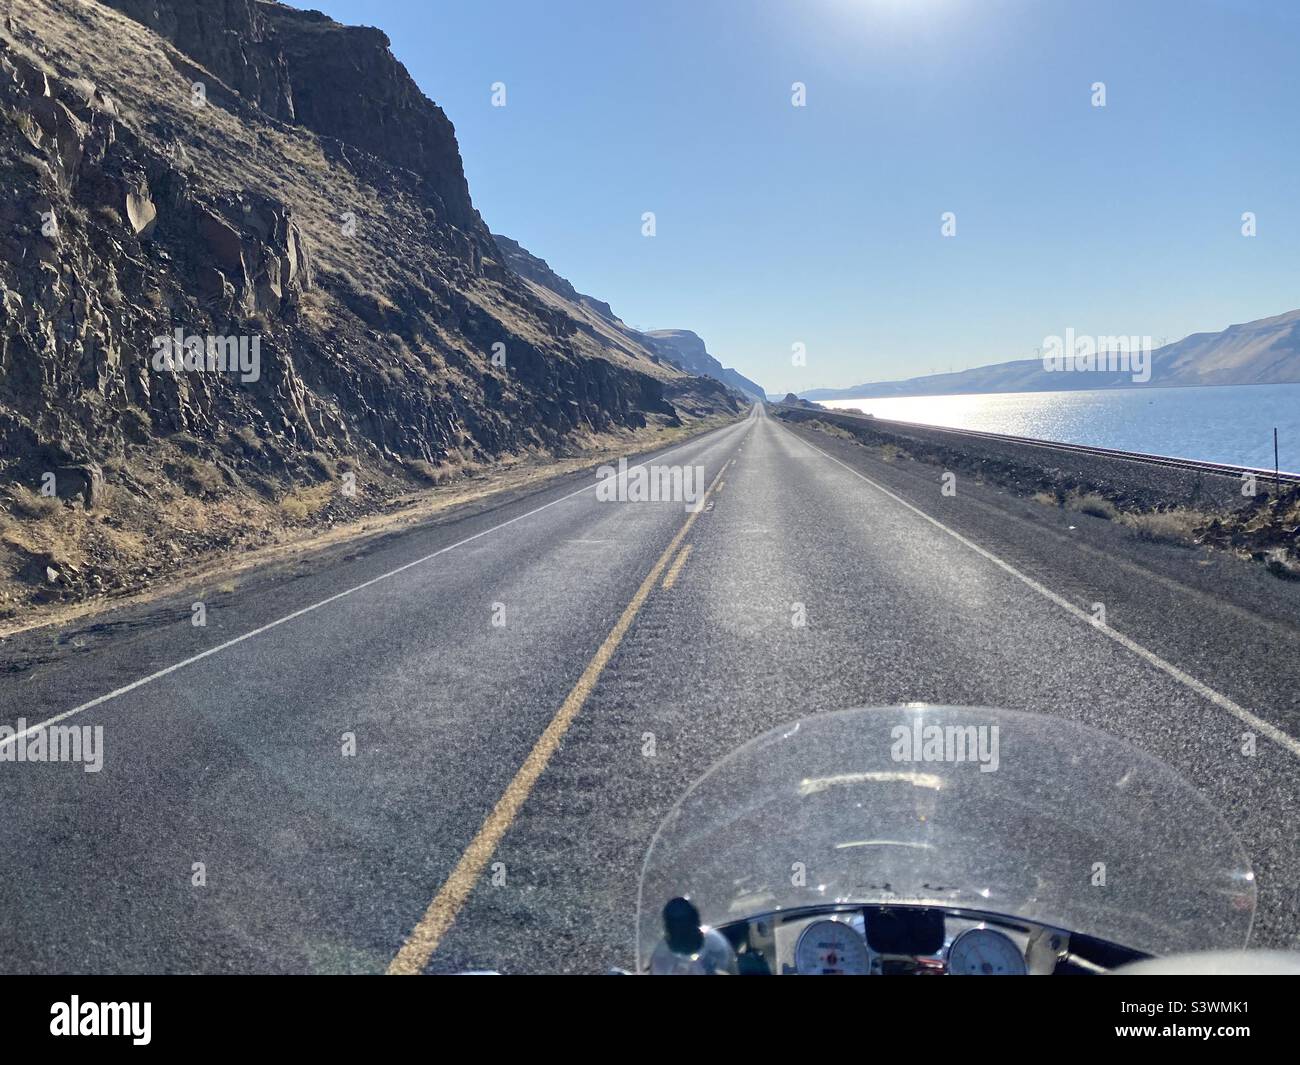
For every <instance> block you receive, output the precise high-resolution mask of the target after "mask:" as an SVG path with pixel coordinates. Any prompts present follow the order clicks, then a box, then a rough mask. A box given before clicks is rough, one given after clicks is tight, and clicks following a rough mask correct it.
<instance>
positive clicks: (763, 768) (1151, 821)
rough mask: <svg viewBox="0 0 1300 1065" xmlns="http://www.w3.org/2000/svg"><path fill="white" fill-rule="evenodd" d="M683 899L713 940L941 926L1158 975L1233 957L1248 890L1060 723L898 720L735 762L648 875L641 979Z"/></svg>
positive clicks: (1161, 770)
mask: <svg viewBox="0 0 1300 1065" xmlns="http://www.w3.org/2000/svg"><path fill="white" fill-rule="evenodd" d="M678 895H684V896H687V897H689V898H690V899H691V900H692V901H693V902H694V904H695V905H696V907H697V908H698V910H699V912H700V916H701V918H702V920H703V921H704V923H705V924H708V925H712V926H717V925H723V924H727V923H729V922H731V921H736V920H739V919H741V918H745V917H753V916H756V915H759V914H763V913H769V912H772V911H777V910H786V909H792V908H797V907H806V906H825V905H830V904H833V903H868V904H895V905H907V904H912V905H936V906H955V907H961V908H964V909H974V910H982V911H986V912H990V913H997V914H1003V915H1007V916H1015V917H1020V918H1023V919H1025V920H1027V921H1031V922H1036V923H1040V924H1045V925H1050V926H1053V927H1057V928H1061V929H1065V930H1067V931H1069V932H1073V933H1077V934H1085V935H1090V936H1095V937H1098V938H1100V939H1104V940H1107V941H1110V942H1112V943H1116V944H1119V945H1122V946H1125V947H1129V948H1131V949H1133V950H1138V951H1142V952H1144V953H1147V954H1152V955H1164V954H1172V953H1178V952H1185V951H1193V950H1209V949H1234V948H1237V949H1239V948H1241V947H1244V946H1245V945H1246V941H1247V939H1248V937H1249V934H1250V926H1251V920H1252V918H1253V916H1254V910H1255V883H1254V876H1253V874H1252V873H1251V870H1250V865H1249V863H1248V861H1247V859H1246V855H1245V853H1244V852H1243V850H1242V848H1241V845H1240V844H1239V843H1238V841H1237V839H1236V837H1235V836H1234V835H1233V833H1232V831H1231V830H1230V829H1229V828H1228V827H1227V825H1226V824H1225V823H1224V822H1223V819H1222V818H1221V817H1219V815H1218V814H1217V813H1216V812H1215V811H1214V810H1213V809H1212V808H1211V807H1210V806H1209V805H1208V804H1207V803H1206V802H1205V800H1203V799H1202V798H1201V797H1200V796H1199V795H1198V794H1197V793H1196V792H1195V791H1193V790H1192V788H1191V787H1189V786H1188V785H1187V784H1186V783H1184V782H1183V781H1182V780H1181V779H1180V778H1179V777H1178V776H1177V775H1176V774H1175V773H1174V771H1173V770H1172V769H1170V768H1169V767H1168V766H1166V765H1164V764H1163V763H1162V762H1159V761H1157V760H1156V759H1154V758H1152V757H1150V756H1149V755H1146V754H1144V753H1142V752H1141V751H1138V750H1136V749H1135V748H1133V747H1132V746H1130V745H1129V744H1127V743H1125V742H1123V741H1121V740H1119V739H1116V738H1114V737H1112V736H1109V735H1107V734H1105V733H1102V732H1098V731H1096V730H1094V729H1091V728H1087V727H1085V726H1083V725H1079V724H1075V723H1072V722H1069V721H1066V720H1063V719H1061V718H1058V717H1053V716H1049V715H1043V714H1026V713H1019V712H1012V711H1006V710H989V709H977V708H970V707H948V706H928V705H915V704H913V705H909V706H901V707H884V708H875V709H862V710H847V711H842V712H839V713H829V714H818V715H816V716H814V717H809V718H805V719H804V720H802V721H798V722H795V723H793V724H791V725H788V726H784V727H782V728H779V729H775V730H773V731H772V732H768V733H766V734H765V735H762V736H760V737H758V738H757V739H755V740H753V741H751V742H750V743H747V744H745V745H744V746H743V747H741V748H739V749H738V750H736V751H733V752H732V753H731V754H730V755H728V756H727V757H725V758H724V759H723V760H722V761H721V762H719V763H718V764H717V765H715V766H714V767H713V768H712V769H711V770H710V771H709V772H708V773H706V774H705V775H704V776H703V777H702V778H701V779H700V780H698V781H697V782H696V783H695V784H694V785H693V786H692V787H691V789H690V790H689V791H688V792H687V793H686V794H685V796H683V798H682V799H681V800H680V801H679V802H678V804H677V805H676V806H675V807H674V808H673V809H672V811H671V812H670V813H669V814H668V816H667V817H666V818H665V820H664V822H663V824H662V825H660V827H659V830H658V831H657V832H656V834H655V837H654V840H653V841H652V843H651V845H650V850H649V852H648V853H647V855H646V860H645V865H644V868H643V869H642V874H641V886H640V895H639V899H638V913H637V961H638V965H639V967H640V968H641V969H644V968H645V967H646V966H647V965H648V963H649V959H650V956H651V954H652V952H653V951H654V948H655V945H656V944H657V943H658V942H659V941H660V939H661V938H662V936H663V929H662V924H661V911H662V909H663V906H664V904H665V903H666V902H667V901H668V900H669V899H671V898H673V897H675V896H678Z"/></svg>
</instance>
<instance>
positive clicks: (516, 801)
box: [388, 462, 731, 976]
mask: <svg viewBox="0 0 1300 1065" xmlns="http://www.w3.org/2000/svg"><path fill="white" fill-rule="evenodd" d="M729 465H731V462H727V463H725V464H724V465H723V467H722V469H720V470H719V471H718V475H717V476H716V477H714V478H713V482H712V483H711V484H710V485H709V487H708V488H707V489H706V490H705V492H704V497H703V498H702V499H701V500H700V503H699V507H698V508H697V509H696V510H694V511H692V512H691V513H690V514H689V515H688V516H687V518H686V522H685V524H683V525H682V527H681V528H680V529H679V530H678V531H677V535H676V536H674V537H673V538H672V541H671V542H670V543H669V544H668V546H667V548H665V549H664V553H663V554H662V555H660V556H659V560H658V561H657V562H655V564H654V567H653V568H652V569H651V570H650V572H649V573H648V574H646V577H645V580H643V581H642V582H641V586H640V587H639V588H638V589H637V590H636V594H635V595H633V596H632V600H631V602H629V603H628V604H627V606H626V607H624V609H623V613H622V614H620V615H619V619H618V621H617V622H615V623H614V627H613V628H612V629H611V630H610V632H609V635H608V636H606V637H605V640H604V642H603V643H602V644H601V645H600V647H599V649H597V651H596V654H595V655H594V656H593V658H592V659H591V661H590V662H588V663H587V668H586V669H584V670H583V671H582V676H581V677H579V678H578V683H577V684H575V685H574V686H573V690H572V691H570V692H569V695H568V697H567V698H566V699H565V700H564V703H563V704H562V705H561V706H560V709H559V710H558V711H556V714H555V716H554V717H553V718H552V719H551V723H550V724H549V725H547V726H546V731H545V732H543V733H542V735H541V737H540V738H539V739H538V740H537V742H536V743H535V744H534V745H533V749H532V750H531V751H529V752H528V757H527V758H525V759H524V764H523V765H522V766H520V767H519V771H518V772H517V773H515V775H514V779H513V780H511V781H510V783H509V784H508V785H507V786H506V790H505V793H504V794H503V795H502V796H501V798H500V799H498V800H497V804H496V806H494V807H493V808H492V812H491V813H490V814H488V816H487V819H486V820H485V821H484V822H483V824H482V826H481V827H480V828H479V830H478V834H477V835H476V836H475V837H474V838H473V840H471V841H470V844H469V846H468V847H466V848H465V853H464V854H462V855H461V857H460V861H459V862H457V863H456V868H455V869H453V870H452V871H451V875H450V876H449V877H447V879H446V881H445V882H444V883H443V885H442V887H441V888H440V889H439V891H438V894H437V895H435V896H434V899H433V902H431V903H430V904H429V908H428V909H427V910H425V911H424V916H423V917H421V918H420V921H419V923H418V924H417V925H416V926H415V928H413V929H412V930H411V934H410V936H408V937H407V940H406V942H405V943H404V944H402V949H401V950H399V951H398V952H397V956H396V957H394V958H393V960H392V961H391V962H390V963H389V966H388V974H389V975H390V976H416V975H418V974H419V973H421V972H423V971H424V967H425V966H426V965H428V964H429V959H430V958H431V957H432V956H433V952H434V951H435V950H437V949H438V944H439V943H440V942H442V937H443V936H444V935H446V934H447V929H449V928H450V927H451V925H452V922H453V921H455V920H456V915H457V914H458V913H460V911H461V909H462V908H463V907H464V905H465V903H466V902H467V901H468V900H469V896H470V893H471V892H472V891H473V890H474V885H475V883H477V881H478V878H479V877H480V876H481V875H482V873H483V870H484V868H486V866H487V863H488V861H489V860H490V859H491V858H492V855H493V854H494V853H495V851H496V849H497V846H498V845H499V844H500V843H501V840H502V838H503V837H504V836H505V834H506V832H507V831H508V830H509V828H510V826H511V824H512V823H513V822H514V819H515V818H516V817H517V816H518V814H519V811H520V810H521V809H522V808H523V805H524V803H525V802H526V801H527V799H528V796H529V795H530V794H531V793H532V790H533V787H534V785H535V784H536V783H537V781H538V778H540V777H541V775H542V772H543V771H544V770H545V769H546V766H547V764H548V763H549V762H550V760H551V756H552V755H554V754H555V752H556V750H557V749H558V748H559V746H560V741H561V740H562V739H563V738H564V734H565V733H566V732H567V731H568V730H569V726H570V725H572V724H573V720H574V718H576V717H577V716H578V711H580V710H581V709H582V707H583V704H584V703H586V701H587V699H588V698H589V697H590V695H591V693H592V690H593V689H594V688H595V687H596V681H597V680H599V679H600V674H601V673H602V672H603V671H604V669H605V666H606V665H608V664H609V660H610V659H611V658H612V657H613V656H614V652H615V651H616V650H617V649H618V645H619V644H620V643H621V642H622V640H623V637H624V636H626V635H627V631H628V629H630V628H631V627H632V622H633V620H635V618H636V616H637V613H638V612H639V611H640V609H641V607H642V605H643V604H644V603H645V601H646V599H647V598H649V596H650V592H651V591H652V590H653V589H654V586H655V582H656V581H658V580H659V577H660V575H661V574H662V573H663V572H664V568H665V567H666V566H667V565H668V560H669V559H670V558H672V556H673V552H674V551H676V550H677V548H678V545H680V544H681V542H682V541H683V540H684V539H686V534H687V533H689V532H690V531H691V526H692V525H694V524H695V519H696V518H698V517H699V516H700V514H702V513H703V512H704V508H705V506H706V504H707V503H708V501H709V496H710V495H712V494H713V490H714V488H715V487H716V486H717V485H718V483H719V482H720V481H721V480H722V475H723V473H724V472H726V469H727V466H729ZM688 551H689V548H688V549H687V551H683V552H682V557H680V558H679V559H678V560H677V564H676V565H675V566H674V567H673V572H672V573H671V574H670V576H671V577H672V578H673V579H674V580H675V579H676V576H677V572H678V571H679V570H680V569H681V564H682V563H684V562H685V556H686V554H687V553H688ZM665 586H666V587H667V586H669V585H667V583H666V584H665Z"/></svg>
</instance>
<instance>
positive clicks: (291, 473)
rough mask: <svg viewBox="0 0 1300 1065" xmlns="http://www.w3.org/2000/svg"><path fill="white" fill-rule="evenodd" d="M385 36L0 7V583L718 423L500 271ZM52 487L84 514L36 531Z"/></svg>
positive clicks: (143, 6)
mask: <svg viewBox="0 0 1300 1065" xmlns="http://www.w3.org/2000/svg"><path fill="white" fill-rule="evenodd" d="M387 43H388V42H387V39H386V38H385V37H384V35H383V34H382V33H380V32H378V31H376V30H363V29H350V28H346V27H342V26H339V25H337V24H336V23H334V22H332V21H330V20H329V19H327V18H325V17H324V16H321V15H319V14H317V13H312V12H301V11H296V10H293V9H290V8H285V7H282V6H280V5H278V4H272V3H262V2H256V0H205V2H200V0H140V2H137V0H112V2H111V3H90V2H80V0H20V2H17V3H15V4H14V5H13V6H12V9H11V11H10V12H9V14H7V15H6V16H5V18H4V20H3V23H2V24H0V119H2V121H0V172H2V173H3V178H4V187H5V189H6V193H7V195H6V196H5V198H4V199H3V201H0V217H2V219H3V225H2V226H0V313H2V315H3V317H2V318H0V514H2V513H3V512H8V513H9V514H10V517H9V518H0V569H9V570H16V571H20V572H23V573H27V574H31V575H35V576H36V577H40V576H41V575H42V574H45V573H47V572H49V571H51V570H59V571H60V572H63V570H67V569H70V568H75V567H73V566H72V565H71V564H68V565H65V566H64V567H63V570H60V567H59V566H57V565H55V563H56V562H58V556H59V554H60V551H65V552H66V553H68V554H73V553H76V552H81V553H82V554H87V553H88V554H89V555H90V556H91V557H94V558H99V559H100V560H101V561H102V562H103V564H104V566H106V567H109V568H111V566H109V563H110V562H112V560H114V559H116V560H117V561H118V562H119V563H121V562H122V561H124V560H125V561H128V562H129V561H130V560H132V559H135V560H137V561H138V560H140V559H149V560H153V561H156V560H157V558H158V556H159V555H160V553H161V554H162V555H164V556H165V555H166V554H168V553H175V552H176V551H180V552H181V553H184V551H186V550H188V549H189V548H188V547H187V545H192V546H193V549H194V550H199V549H201V547H202V541H203V540H204V539H208V540H210V539H213V538H217V539H222V538H227V539H228V538H231V537H235V538H237V537H239V536H241V535H243V534H244V533H245V532H246V530H247V529H248V528H249V527H260V524H262V523H265V522H268V521H272V522H284V521H292V520H298V519H302V520H304V521H313V520H325V521H332V520H335V519H343V518H346V517H348V516H349V515H355V514H357V513H360V512H364V511H365V510H366V509H367V508H368V507H369V508H373V507H376V506H385V505H387V501H388V500H390V499H391V498H392V497H393V495H394V494H395V493H397V492H400V491H402V490H404V489H406V490H409V489H410V488H411V487H412V486H415V485H418V484H420V483H428V482H431V481H440V480H442V479H444V478H445V477H447V476H452V475H454V474H456V473H457V472H458V471H461V470H470V469H474V468H479V467H482V466H485V465H488V464H491V463H493V462H495V461H496V460H497V459H499V458H501V457H502V456H507V455H515V456H520V455H553V454H556V453H559V452H563V451H566V450H569V449H572V448H573V447H574V446H575V445H576V444H577V443H580V442H582V441H588V440H590V439H592V438H593V435H598V434H618V433H623V434H628V433H632V432H635V431H638V430H641V429H644V428H646V427H647V426H654V425H660V426H670V425H679V424H681V422H682V421H683V419H688V420H689V419H691V418H695V417H699V416H708V415H711V414H718V413H723V412H728V411H735V410H738V409H739V404H738V403H737V402H736V399H735V397H734V396H732V395H731V394H730V393H728V392H727V391H726V390H725V389H719V388H717V387H716V386H715V385H714V384H713V383H712V382H709V381H702V380H700V379H699V378H695V377H691V376H689V375H687V374H684V373H682V372H680V371H679V370H678V369H677V368H675V367H673V366H671V365H669V364H667V363H664V362H662V361H661V360H658V359H656V358H654V357H653V356H651V355H650V354H649V353H646V352H644V351H636V350H623V349H618V350H615V349H614V348H613V347H612V346H611V345H610V344H609V343H608V342H607V340H606V339H605V338H602V337H601V336H599V335H596V334H593V333H592V332H591V331H590V330H588V329H585V328H584V323H583V322H581V321H578V320H576V319H575V318H574V317H573V316H572V315H571V314H569V313H568V312H567V310H566V309H565V308H564V307H561V306H555V305H552V304H550V303H548V302H547V301H545V300H542V299H540V298H538V296H537V294H536V293H535V292H534V291H533V289H532V288H531V287H530V286H529V285H528V284H527V283H526V282H525V281H524V280H522V279H521V278H519V277H518V276H517V275H516V274H515V273H514V272H513V271H511V270H510V269H509V268H508V267H507V266H506V265H505V264H504V263H503V261H502V259H503V257H502V255H501V253H500V252H499V251H498V249H497V246H496V244H495V242H494V241H493V240H492V238H491V236H490V234H489V233H488V231H487V228H486V227H485V226H484V225H483V223H482V220H481V219H480V218H479V216H478V213H477V211H475V209H474V207H473V204H472V202H471V200H470V196H469V191H468V189H467V188H466V184H465V178H464V173H463V169H462V166H461V161H460V156H459V152H458V149H457V146H456V139H455V133H454V130H453V129H452V126H451V123H450V122H449V121H448V120H447V118H446V116H445V115H444V114H443V113H442V111H441V110H440V109H439V108H437V107H436V105H434V104H433V103H432V102H430V101H429V100H427V99H426V98H425V97H424V96H423V95H422V94H421V93H420V92H419V90H418V88H417V87H416V86H415V85H414V83H413V82H412V81H411V79H410V77H409V76H408V75H407V73H406V71H405V70H404V69H403V67H402V66H401V64H400V63H398V62H397V61H396V60H395V59H394V58H393V57H392V55H391V54H390V53H389V51H388V48H387ZM58 498H63V499H66V500H76V501H77V508H78V513H79V514H80V508H84V507H87V506H89V508H90V509H89V510H87V511H86V514H85V516H84V517H78V518H77V519H76V521H75V522H74V521H73V519H72V517H70V516H68V515H66V514H63V515H58V516H57V517H58V520H57V521H56V522H54V524H55V525H57V526H58V529H57V530H54V531H51V529H50V528H46V527H42V526H41V525H40V522H41V521H42V520H43V517H49V516H50V514H49V509H48V504H49V503H50V500H51V499H58ZM33 522H35V523H36V524H33ZM90 541H94V545H93V549H90V548H88V547H87V544H88V543H89V542H90ZM60 543H62V545H63V546H62V547H60V546H59V545H60ZM119 569H120V566H119ZM64 576H65V579H64V581H63V582H62V584H61V586H60V588H59V594H75V593H78V592H80V591H84V589H79V588H76V587H71V585H75V584H76V582H75V581H71V580H68V579H66V573H65V574H64ZM47 591H48V590H47ZM2 609H3V604H0V610H2Z"/></svg>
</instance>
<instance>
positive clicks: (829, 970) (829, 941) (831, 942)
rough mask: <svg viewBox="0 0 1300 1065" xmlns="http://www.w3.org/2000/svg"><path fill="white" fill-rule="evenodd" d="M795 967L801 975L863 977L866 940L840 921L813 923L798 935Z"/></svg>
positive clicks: (866, 971)
mask: <svg viewBox="0 0 1300 1065" xmlns="http://www.w3.org/2000/svg"><path fill="white" fill-rule="evenodd" d="M794 967H795V971H796V972H797V973H798V974H799V975H800V976H866V975H868V974H869V973H870V972H871V954H870V953H869V952H868V950H867V941H866V940H865V939H863V938H862V936H861V934H860V933H858V932H856V931H854V929H853V926H852V925H848V924H845V923H844V922H843V921H814V922H813V923H812V924H810V925H809V926H808V927H807V928H805V929H804V930H803V932H802V933H801V934H800V936H799V943H798V945H797V946H796V947H795V949H794Z"/></svg>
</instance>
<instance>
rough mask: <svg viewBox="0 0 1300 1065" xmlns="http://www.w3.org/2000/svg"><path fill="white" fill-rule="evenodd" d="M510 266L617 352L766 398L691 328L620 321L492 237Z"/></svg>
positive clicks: (526, 254) (513, 245)
mask: <svg viewBox="0 0 1300 1065" xmlns="http://www.w3.org/2000/svg"><path fill="white" fill-rule="evenodd" d="M492 236H493V239H494V240H495V241H496V242H497V246H498V247H499V248H500V249H501V252H502V254H503V255H504V256H505V261H506V264H507V265H508V266H509V267H510V268H511V269H512V270H513V271H514V272H515V273H517V274H518V275H519V276H520V277H522V278H523V279H524V280H525V281H527V282H528V283H529V284H530V285H531V286H532V287H533V290H534V291H535V292H536V293H537V295H538V296H540V297H541V298H542V299H543V300H544V301H546V302H547V303H550V304H552V305H554V306H558V307H562V308H563V309H565V310H566V311H567V312H568V313H569V314H570V315H572V316H573V317H574V318H576V319H578V320H579V321H582V322H585V323H586V324H587V326H589V327H590V329H591V330H592V331H593V332H594V333H595V334H597V335H598V336H600V337H602V338H603V339H604V340H605V341H606V342H607V343H609V344H610V345H611V346H612V347H613V349H614V350H616V351H622V352H626V353H628V354H632V355H634V356H635V357H637V358H648V359H650V360H652V361H653V362H656V363H660V362H662V363H664V364H665V365H672V366H675V367H677V368H679V369H682V370H685V371H686V372H687V373H689V374H694V375H696V376H699V377H709V378H712V379H713V380H715V381H720V382H722V383H723V384H724V385H726V386H727V387H728V388H731V389H734V390H735V391H736V392H739V393H740V394H741V395H742V396H745V397H748V398H751V399H762V398H763V390H762V389H761V388H760V387H759V386H758V385H756V384H755V383H754V382H753V381H751V380H749V378H747V377H744V376H743V375H741V374H740V373H738V372H737V371H735V370H732V369H729V368H727V367H725V366H723V365H722V363H720V362H719V361H718V360H717V359H715V358H714V357H713V356H712V355H710V354H709V353H708V351H707V350H705V347H704V341H703V340H701V339H700V338H699V336H697V335H696V334H695V333H692V332H691V331H690V330H689V329H652V330H650V331H649V332H646V333H643V332H641V331H640V330H637V329H633V328H632V327H631V326H629V325H628V324H627V323H625V322H624V321H623V320H622V319H621V318H619V317H618V315H616V314H615V313H614V311H613V308H611V307H610V305H609V304H608V303H605V302H604V301H603V300H598V299H596V298H595V297H594V296H588V295H585V294H584V293H581V292H579V291H578V290H577V289H575V288H574V287H573V285H572V284H571V283H570V282H569V281H567V280H566V279H565V278H563V277H561V276H560V275H559V274H557V273H556V272H555V271H554V270H552V269H551V267H550V264H549V263H547V262H546V260H545V259H540V258H538V257H537V256H536V255H534V254H532V252H530V251H528V249H527V248H524V247H523V246H522V245H520V243H519V242H518V241H516V240H511V239H510V238H509V237H503V236H501V235H500V234H499V233H494V234H493V235H492Z"/></svg>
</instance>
